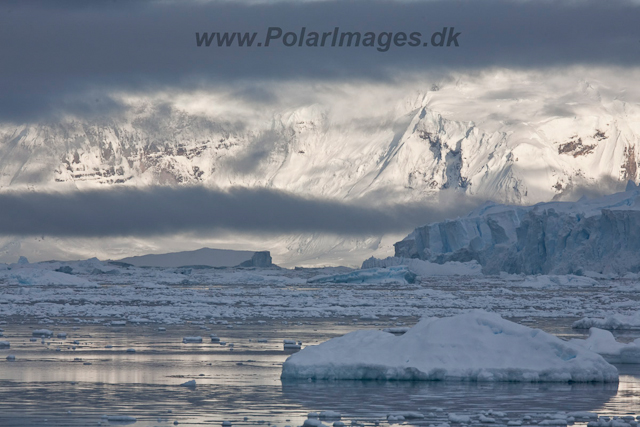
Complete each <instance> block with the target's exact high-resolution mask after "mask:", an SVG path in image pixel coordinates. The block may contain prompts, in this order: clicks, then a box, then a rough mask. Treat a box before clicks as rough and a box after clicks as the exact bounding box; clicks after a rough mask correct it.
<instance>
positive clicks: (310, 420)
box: [302, 418, 326, 427]
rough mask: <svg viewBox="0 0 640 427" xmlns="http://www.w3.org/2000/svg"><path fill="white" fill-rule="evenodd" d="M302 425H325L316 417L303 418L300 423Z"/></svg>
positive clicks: (318, 426) (313, 426)
mask: <svg viewBox="0 0 640 427" xmlns="http://www.w3.org/2000/svg"><path fill="white" fill-rule="evenodd" d="M302 426H303V427H326V425H325V424H323V423H322V421H320V420H318V419H316V418H308V419H306V420H304V423H302Z"/></svg>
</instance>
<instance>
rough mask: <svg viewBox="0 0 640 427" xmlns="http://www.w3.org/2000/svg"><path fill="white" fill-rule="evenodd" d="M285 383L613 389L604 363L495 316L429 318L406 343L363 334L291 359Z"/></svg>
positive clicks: (612, 372)
mask: <svg viewBox="0 0 640 427" xmlns="http://www.w3.org/2000/svg"><path fill="white" fill-rule="evenodd" d="M282 378H283V379H296V378H298V379H308V378H311V379H318V380H321V379H322V380H325V379H340V380H463V381H513V382H616V381H618V371H617V369H616V368H615V367H614V366H612V365H610V364H609V363H607V362H606V361H605V360H604V359H603V358H602V356H600V355H598V354H596V353H594V352H592V351H590V350H587V349H585V348H582V347H580V346H578V345H575V344H571V343H568V342H565V341H562V340H561V339H560V338H558V337H556V336H554V335H551V334H548V333H546V332H544V331H541V330H538V329H531V328H529V327H526V326H523V325H518V324H516V323H513V322H510V321H508V320H505V319H503V318H502V317H500V316H499V315H497V314H493V313H487V312H484V311H472V312H469V313H465V314H461V315H458V316H453V317H446V318H426V319H423V320H421V321H420V322H419V323H418V324H417V325H415V326H414V327H413V328H411V329H410V330H409V331H408V332H407V333H406V334H404V335H402V336H395V335H392V334H389V333H386V332H382V331H374V330H363V331H356V332H351V333H349V334H346V335H344V336H342V337H338V338H333V339H331V340H329V341H327V342H325V343H322V344H320V345H317V346H309V347H306V348H305V349H304V350H302V351H300V352H299V353H296V354H294V355H292V356H290V357H289V358H288V359H287V360H286V361H285V363H284V365H283V368H282Z"/></svg>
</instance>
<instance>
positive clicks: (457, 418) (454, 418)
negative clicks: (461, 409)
mask: <svg viewBox="0 0 640 427" xmlns="http://www.w3.org/2000/svg"><path fill="white" fill-rule="evenodd" d="M449 421H451V422H452V423H465V424H469V423H470V422H471V417H470V416H468V415H456V414H454V413H449Z"/></svg>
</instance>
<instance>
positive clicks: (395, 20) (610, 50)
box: [0, 0, 640, 237]
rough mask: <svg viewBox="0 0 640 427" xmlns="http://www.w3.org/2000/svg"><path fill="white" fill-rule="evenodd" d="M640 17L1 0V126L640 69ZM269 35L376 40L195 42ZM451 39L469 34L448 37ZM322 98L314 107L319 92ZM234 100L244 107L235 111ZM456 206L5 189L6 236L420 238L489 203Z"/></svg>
mask: <svg viewBox="0 0 640 427" xmlns="http://www.w3.org/2000/svg"><path fill="white" fill-rule="evenodd" d="M639 18H640V3H639V2H637V1H623V0H619V1H602V0H568V1H551V0H541V1H527V0H513V1H506V0H469V1H458V0H453V1H452V0H446V1H445V0H425V1H391V0H382V1H377V0H374V1H369V0H367V1H363V0H355V1H331V0H327V1H296V2H293V1H235V2H232V1H202V0H201V1H189V0H185V1H171V0H162V1H151V0H146V1H145V0H138V1H122V0H97V1H91V2H87V1H81V0H62V1H56V2H51V1H45V0H40V1H38V0H36V1H29V2H24V1H17V0H6V1H3V2H2V3H1V4H0V58H2V61H1V62H0V125H2V126H4V127H5V128H6V127H8V128H11V127H14V128H16V129H17V128H19V127H20V126H22V125H24V124H31V125H33V124H36V125H37V124H38V123H55V122H56V121H60V120H63V119H68V118H69V117H72V118H73V119H75V120H93V119H96V118H100V119H109V118H117V117H120V116H122V115H125V114H127V112H128V111H129V110H130V109H131V108H132V104H131V102H128V101H127V100H131V99H146V100H149V102H152V103H154V102H155V103H156V104H157V105H159V106H160V107H162V105H163V103H166V102H167V99H170V100H171V102H173V103H174V106H175V105H177V104H176V103H178V104H179V102H180V100H181V99H183V98H184V99H185V100H186V101H185V102H186V103H187V104H189V105H188V108H191V109H195V110H197V108H198V106H197V104H198V102H196V101H197V100H194V98H198V97H200V99H202V100H205V99H208V98H207V96H210V95H211V94H212V93H215V94H221V93H223V94H224V96H223V97H222V98H221V97H219V96H218V97H217V98H216V99H215V102H216V103H217V104H216V105H217V108H219V109H224V108H225V107H224V106H225V105H226V106H227V107H226V108H227V111H226V114H227V116H233V115H234V114H236V116H237V117H238V122H239V123H241V114H247V112H248V111H250V112H252V113H254V114H256V115H259V114H262V113H263V112H265V111H271V109H273V108H280V109H282V108H286V107H287V103H288V102H289V103H292V102H293V101H292V100H295V102H296V103H304V102H305V101H308V100H302V101H301V97H302V96H306V95H308V94H309V92H310V91H313V90H309V89H308V88H310V87H311V88H317V87H321V86H322V85H328V86H327V87H329V86H330V87H332V88H334V89H335V88H340V89H339V90H340V91H342V92H344V93H349V90H348V89H345V88H349V87H351V88H362V87H365V86H366V85H367V84H370V85H374V86H375V85H382V86H384V87H388V88H389V87H390V88H394V87H401V86H402V87H403V88H405V87H406V86H407V85H410V84H411V83H410V82H411V81H413V79H415V78H416V76H427V75H428V76H433V80H437V79H447V78H449V77H450V76H451V75H452V74H453V73H457V74H460V73H466V74H467V75H474V74H477V75H480V74H482V73H486V72H490V70H494V69H510V70H537V71H539V72H540V75H541V76H544V75H545V73H548V74H549V73H550V74H557V73H560V74H561V73H562V70H563V69H567V68H572V67H573V68H575V67H582V68H583V69H590V68H601V67H614V68H617V69H619V70H635V69H637V68H638V65H640V64H639V62H640V26H638V25H637V24H638V22H640V19H639ZM270 27H278V28H281V29H282V31H283V33H287V32H293V33H294V34H300V31H301V30H302V28H303V27H304V28H305V31H306V34H307V37H308V36H309V33H311V32H318V33H323V32H329V31H334V28H336V27H337V28H339V31H340V32H345V31H348V32H355V31H358V32H360V33H362V34H364V33H366V32H372V33H374V34H375V44H374V46H372V47H364V46H360V47H345V46H343V47H340V46H335V47H330V46H325V47H321V46H315V47H314V46H306V45H305V44H303V45H302V46H299V45H298V44H297V43H296V44H295V45H293V46H290V47H289V46H285V45H284V44H283V43H282V39H275V40H273V41H272V42H271V46H269V47H264V46H262V47H257V46H252V47H246V46H245V47H237V46H233V47H217V46H215V43H214V46H209V47H207V46H205V45H201V46H198V42H197V39H198V37H200V36H201V35H202V34H203V33H205V32H207V33H213V32H218V33H222V32H242V33H244V32H250V33H253V32H256V33H257V36H256V41H257V42H262V43H264V42H265V37H266V34H267V31H268V28H270ZM441 31H444V32H445V33H446V36H445V39H446V40H447V41H449V42H450V43H449V44H450V46H442V47H439V46H433V44H434V43H433V42H434V40H433V39H432V38H431V35H432V34H433V33H436V32H441ZM415 32H420V33H421V36H420V44H418V45H417V46H407V45H404V46H397V45H395V44H393V43H391V44H389V45H388V49H387V48H386V47H385V46H384V41H385V40H387V39H391V38H392V37H393V36H394V35H396V36H397V35H398V34H399V33H405V34H406V35H407V36H408V35H410V34H411V33H415ZM196 33H198V35H196ZM454 33H455V34H457V33H459V35H458V36H457V37H454V39H451V36H452V35H453V34H454ZM380 37H383V39H381V38H380ZM384 37H387V38H384ZM402 40H404V39H400V42H402ZM454 40H455V42H454ZM423 41H425V42H427V46H424V45H423V43H422V42H423ZM456 44H458V46H456ZM407 82H409V83H407ZM542 83H544V82H541V84H542ZM299 88H307V89H305V90H299ZM336 90H337V89H336ZM355 92H356V93H357V91H355ZM363 92H366V91H363ZM194 94H196V95H194ZM305 94H306V95H305ZM314 96H315V97H316V98H313V101H317V97H321V96H322V94H320V93H316V94H314ZM364 96H366V95H363V97H364ZM311 98H312V97H309V99H311ZM336 99H338V100H340V99H342V98H336ZM363 99H364V98H363ZM209 101H211V100H210V99H209V100H208V102H204V101H203V102H202V103H206V104H207V105H210V104H211V102H209ZM367 102H369V101H367ZM238 103H241V104H242V109H239V110H238V111H235V110H233V106H234V105H236V104H238ZM363 103H364V102H363ZM369 103H371V102H369ZM335 104H336V105H337V104H339V102H335ZM294 106H297V104H296V105H293V104H292V105H291V107H294ZM273 145H274V141H273V140H272V139H270V136H269V134H268V133H267V134H264V135H263V136H262V137H261V139H257V140H256V141H255V143H254V144H252V146H251V147H249V148H248V149H247V151H246V153H245V154H244V156H240V157H238V158H237V161H236V163H235V164H234V167H235V168H236V169H237V170H238V171H239V172H243V171H244V172H247V171H249V172H250V171H251V168H253V167H254V166H253V165H254V164H255V159H261V158H263V157H264V156H265V155H266V154H265V153H267V154H268V151H269V150H270V149H271V147H272V146H273ZM447 197H449V198H448V199H447V200H446V201H444V199H440V200H432V201H431V203H427V204H422V205H416V204H395V205H385V203H384V202H382V203H380V202H378V203H371V201H370V200H365V201H348V200H346V201H345V200H328V199H319V198H315V199H314V198H313V197H311V196H309V197H306V196H302V195H299V194H298V195H294V194H288V193H285V192H282V191H280V190H277V189H268V188H242V187H234V188H231V189H227V190H225V191H222V190H216V189H211V188H209V189H204V188H198V187H186V188H183V187H179V188H174V187H166V188H165V187H158V188H145V189H132V188H129V189H108V190H107V189H105V190H102V191H97V190H95V191H93V190H92V191H76V192H72V193H58V192H56V193H51V192H38V191H31V192H28V193H21V192H17V191H2V192H0V235H49V236H60V237H64V236H71V237H74V236H76V237H100V236H128V235H129V236H134V235H135V236H153V235H171V234H173V233H183V232H200V231H205V230H212V229H220V230H225V231H226V232H229V231H231V232H234V231H238V232H243V233H247V232H249V233H251V232H255V233H265V232H266V233H272V234H287V233H300V232H304V231H307V232H321V233H333V234H343V235H356V236H358V235H360V236H365V235H367V236H368V235H371V234H372V233H374V234H375V233H381V234H384V233H390V232H394V233H397V232H400V231H402V230H407V231H410V230H411V229H412V228H413V227H414V226H417V225H421V224H422V223H425V222H429V221H435V220H440V219H442V218H445V217H450V216H457V215H461V214H464V213H466V212H468V211H469V210H470V209H472V208H473V207H474V206H477V205H478V204H479V203H480V202H481V201H479V200H473V199H464V200H463V199H460V198H456V197H452V196H451V197H450V195H449V196H447Z"/></svg>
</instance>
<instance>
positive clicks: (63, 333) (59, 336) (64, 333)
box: [57, 332, 67, 340]
mask: <svg viewBox="0 0 640 427" xmlns="http://www.w3.org/2000/svg"><path fill="white" fill-rule="evenodd" d="M57 336H58V338H60V339H63V340H65V339H67V333H66V332H58V335H57Z"/></svg>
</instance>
